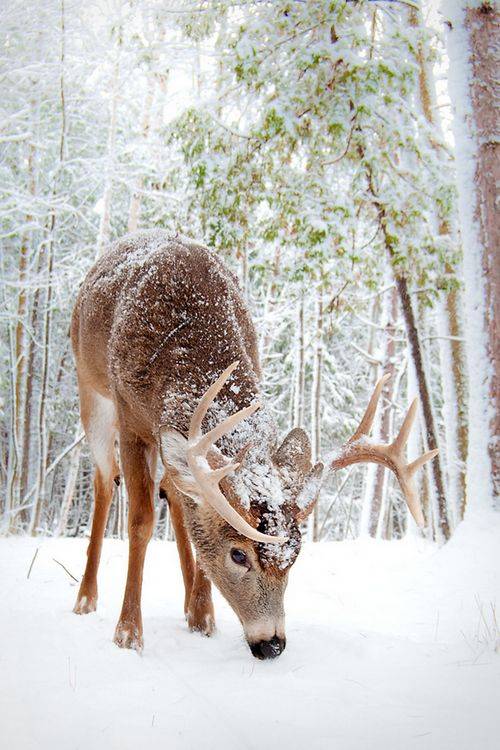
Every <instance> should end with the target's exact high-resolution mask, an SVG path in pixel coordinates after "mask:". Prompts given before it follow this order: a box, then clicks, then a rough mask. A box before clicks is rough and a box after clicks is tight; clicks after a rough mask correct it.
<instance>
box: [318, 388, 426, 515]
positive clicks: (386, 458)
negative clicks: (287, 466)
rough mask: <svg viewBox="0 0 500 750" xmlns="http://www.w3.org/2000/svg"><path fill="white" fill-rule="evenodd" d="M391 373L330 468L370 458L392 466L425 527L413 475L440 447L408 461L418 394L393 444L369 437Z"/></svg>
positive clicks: (373, 395) (338, 467)
mask: <svg viewBox="0 0 500 750" xmlns="http://www.w3.org/2000/svg"><path fill="white" fill-rule="evenodd" d="M390 377H391V376H390V375H389V374H386V375H384V376H383V377H382V378H380V380H379V381H378V383H377V385H376V386H375V390H374V391H373V394H372V397H371V398H370V402H369V404H368V406H367V409H366V411H365V413H364V416H363V419H362V420H361V422H360V423H359V427H358V429H357V430H356V432H355V433H354V435H353V436H352V437H351V438H350V439H349V440H348V441H347V443H346V444H345V445H344V446H343V448H342V450H341V452H340V454H339V455H338V456H337V457H336V458H334V459H333V460H332V462H331V464H330V468H331V469H333V471H335V470H336V469H342V468H344V467H345V466H349V465H350V464H356V463H363V462H365V461H367V462H371V463H376V464H382V466H385V467H386V468H388V469H391V471H393V472H394V473H395V475H396V477H397V479H398V482H399V484H400V487H401V490H402V491H403V495H404V497H405V500H406V504H407V505H408V508H409V509H410V512H411V514H412V516H413V518H414V519H415V521H416V523H417V524H418V525H419V526H420V527H423V526H424V525H425V520H424V515H423V513H422V508H421V505H420V502H419V500H418V496H417V491H416V488H415V482H414V479H413V477H414V475H415V472H416V471H417V469H419V468H420V467H421V466H423V465H424V464H425V463H427V461H431V460H432V459H433V458H434V456H436V455H437V454H438V453H439V451H438V450H432V451H428V452H427V453H424V454H423V455H422V456H420V458H417V459H415V461H412V462H411V463H409V464H408V463H406V458H405V446H406V443H407V442H408V437H409V435H410V430H411V428H412V425H413V422H414V421H415V415H416V413H417V407H418V398H415V399H414V400H413V401H412V403H411V405H410V408H409V409H408V411H407V413H406V416H405V418H404V421H403V424H402V425H401V429H400V430H399V433H398V435H397V437H396V439H395V440H393V442H392V443H390V445H385V444H377V443H374V442H372V441H371V440H370V439H369V437H368V435H369V433H370V430H371V428H372V425H373V420H374V418H375V412H376V410H377V405H378V402H379V399H380V394H381V392H382V388H383V387H384V385H385V383H386V382H387V381H388V380H389V378H390Z"/></svg>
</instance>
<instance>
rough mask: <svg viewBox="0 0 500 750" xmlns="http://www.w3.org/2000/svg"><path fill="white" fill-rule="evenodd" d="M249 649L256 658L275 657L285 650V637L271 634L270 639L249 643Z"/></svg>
mask: <svg viewBox="0 0 500 750" xmlns="http://www.w3.org/2000/svg"><path fill="white" fill-rule="evenodd" d="M248 645H249V646H250V651H251V652H252V654H253V655H254V656H256V657H257V659H276V657H277V656H279V655H280V654H281V652H282V651H284V650H285V646H286V638H279V636H277V635H273V637H272V638H271V640H270V641H257V643H249V644H248Z"/></svg>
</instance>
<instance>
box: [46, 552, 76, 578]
mask: <svg viewBox="0 0 500 750" xmlns="http://www.w3.org/2000/svg"><path fill="white" fill-rule="evenodd" d="M52 559H53V560H54V562H55V563H57V564H58V565H60V566H61V568H62V569H63V570H65V571H66V573H67V574H68V575H69V577H70V578H72V579H73V580H74V581H76V583H79V581H78V578H75V576H74V575H73V573H70V572H69V570H68V569H67V567H66V566H65V565H63V564H62V562H59V560H56V558H55V557H53V558H52Z"/></svg>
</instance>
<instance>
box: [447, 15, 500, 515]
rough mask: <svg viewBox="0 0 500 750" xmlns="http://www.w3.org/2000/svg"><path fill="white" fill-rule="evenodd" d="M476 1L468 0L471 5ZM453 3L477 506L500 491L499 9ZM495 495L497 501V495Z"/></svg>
mask: <svg viewBox="0 0 500 750" xmlns="http://www.w3.org/2000/svg"><path fill="white" fill-rule="evenodd" d="M468 6H471V7H468ZM448 11H449V12H450V14H451V16H452V17H451V18H450V19H449V24H448V25H449V29H450V31H449V33H448V37H447V44H448V55H449V59H450V74H449V87H450V96H451V100H452V104H453V107H454V121H453V127H454V135H455V142H456V154H457V182H458V194H459V218H460V224H461V235H462V242H463V247H464V252H463V274H464V281H465V295H464V297H465V315H466V319H467V331H466V334H467V336H466V348H467V360H468V374H469V413H468V423H469V446H470V450H469V460H468V462H467V484H468V487H469V488H471V489H472V492H470V497H471V498H474V499H478V500H479V502H477V501H476V502H475V503H474V505H475V506H476V507H477V506H479V505H481V504H484V505H488V504H489V502H491V498H495V497H497V498H498V496H499V494H500V493H499V490H500V487H499V481H500V454H499V451H498V442H497V441H498V435H499V433H500V403H499V399H500V363H499V356H500V351H499V349H500V344H499V318H500V293H499V287H500V258H499V257H498V255H499V250H498V248H499V245H500V237H499V228H498V220H497V219H496V216H495V197H496V185H497V184H498V182H499V180H500V165H499V158H498V153H499V152H498V132H497V131H498V128H497V118H498V115H497V112H498V90H499V89H498V84H497V76H498V72H497V71H498V68H499V63H500V59H499V58H500V53H499V39H500V34H499V28H500V19H499V12H498V10H496V8H495V4H494V3H493V2H486V1H485V2H483V3H482V4H478V3H475V2H474V3H472V2H468V0H462V1H461V2H460V3H458V2H457V4H456V6H452V5H450V6H449V7H448ZM497 502H498V501H497Z"/></svg>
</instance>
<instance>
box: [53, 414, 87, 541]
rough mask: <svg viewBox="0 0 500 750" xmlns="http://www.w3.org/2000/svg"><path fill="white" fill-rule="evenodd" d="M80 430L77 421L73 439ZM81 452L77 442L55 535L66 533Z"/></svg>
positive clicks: (67, 476) (72, 455)
mask: <svg viewBox="0 0 500 750" xmlns="http://www.w3.org/2000/svg"><path fill="white" fill-rule="evenodd" d="M80 430H81V426H80V423H78V426H77V429H76V431H75V439H76V438H77V437H78V435H79V433H80ZM81 453H82V446H81V443H79V444H78V445H77V446H76V447H75V448H74V450H73V452H72V454H71V459H70V463H69V468H68V473H67V475H66V486H65V487H64V496H63V500H62V503H61V514H60V516H59V523H58V525H57V531H56V536H64V534H65V533H66V526H67V525H68V516H69V512H70V510H71V505H72V503H73V497H74V495H75V488H76V480H77V479H78V471H79V469H80V458H81Z"/></svg>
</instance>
